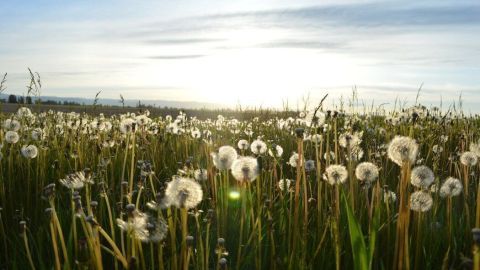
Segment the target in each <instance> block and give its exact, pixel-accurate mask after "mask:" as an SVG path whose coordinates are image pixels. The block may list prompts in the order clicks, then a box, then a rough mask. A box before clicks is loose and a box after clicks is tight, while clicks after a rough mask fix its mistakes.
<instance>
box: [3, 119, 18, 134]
mask: <svg viewBox="0 0 480 270" xmlns="http://www.w3.org/2000/svg"><path fill="white" fill-rule="evenodd" d="M3 127H4V128H5V129H6V130H11V131H18V130H19V129H20V127H21V125H20V122H18V121H17V120H15V119H7V120H5V122H4V123H3Z"/></svg>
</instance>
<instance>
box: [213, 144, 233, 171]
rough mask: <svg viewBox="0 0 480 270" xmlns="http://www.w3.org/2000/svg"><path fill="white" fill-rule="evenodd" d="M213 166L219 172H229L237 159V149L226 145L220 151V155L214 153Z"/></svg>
mask: <svg viewBox="0 0 480 270" xmlns="http://www.w3.org/2000/svg"><path fill="white" fill-rule="evenodd" d="M211 155H212V158H213V164H214V165H215V167H217V169H219V170H228V169H230V168H231V167H232V164H233V161H235V160H236V159H237V156H238V154H237V151H236V150H235V148H233V147H231V146H229V145H225V146H222V147H220V148H219V149H218V153H212V154H211Z"/></svg>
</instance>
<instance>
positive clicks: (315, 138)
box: [310, 134, 323, 144]
mask: <svg viewBox="0 0 480 270" xmlns="http://www.w3.org/2000/svg"><path fill="white" fill-rule="evenodd" d="M310 140H311V141H312V142H313V143H315V144H318V143H320V142H322V141H323V136H322V135H320V134H313V135H312V137H311V138H310Z"/></svg>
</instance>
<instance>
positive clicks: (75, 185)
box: [59, 171, 94, 189]
mask: <svg viewBox="0 0 480 270" xmlns="http://www.w3.org/2000/svg"><path fill="white" fill-rule="evenodd" d="M59 181H60V184H62V185H63V186H64V187H66V188H68V189H82V188H83V186H84V185H85V184H86V183H88V184H93V183H94V182H93V180H92V178H91V176H90V175H85V173H84V172H83V171H79V172H75V173H71V174H68V175H67V176H66V177H65V178H64V179H60V180H59Z"/></svg>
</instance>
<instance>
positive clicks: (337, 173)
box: [324, 165, 348, 185]
mask: <svg viewBox="0 0 480 270" xmlns="http://www.w3.org/2000/svg"><path fill="white" fill-rule="evenodd" d="M347 176H348V171H347V169H346V168H345V166H343V165H330V166H328V168H327V169H326V170H325V175H324V179H325V180H327V182H328V183H329V184H330V185H339V184H343V183H345V182H347Z"/></svg>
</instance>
